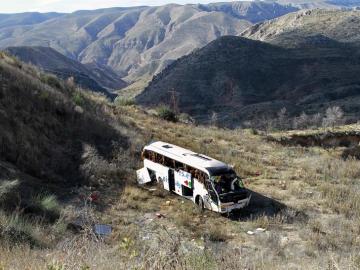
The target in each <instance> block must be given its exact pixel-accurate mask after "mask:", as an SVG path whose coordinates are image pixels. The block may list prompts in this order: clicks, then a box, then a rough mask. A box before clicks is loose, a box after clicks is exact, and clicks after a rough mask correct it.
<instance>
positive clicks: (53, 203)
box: [31, 194, 61, 221]
mask: <svg viewBox="0 0 360 270" xmlns="http://www.w3.org/2000/svg"><path fill="white" fill-rule="evenodd" d="M31 208H32V210H33V211H35V212H38V213H39V214H42V215H43V216H45V217H46V218H48V219H50V220H51V221H55V220H56V219H58V218H59V217H60V214H61V206H60V204H59V202H58V200H57V199H56V197H55V196H54V195H47V194H40V195H38V196H36V197H35V198H33V200H32V205H31Z"/></svg>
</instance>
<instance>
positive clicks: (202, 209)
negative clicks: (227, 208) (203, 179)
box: [196, 196, 205, 212]
mask: <svg viewBox="0 0 360 270" xmlns="http://www.w3.org/2000/svg"><path fill="white" fill-rule="evenodd" d="M196 204H197V205H198V207H199V210H200V211H201V212H202V211H204V209H205V208H204V200H203V199H202V198H201V197H200V196H198V197H197V200H196Z"/></svg>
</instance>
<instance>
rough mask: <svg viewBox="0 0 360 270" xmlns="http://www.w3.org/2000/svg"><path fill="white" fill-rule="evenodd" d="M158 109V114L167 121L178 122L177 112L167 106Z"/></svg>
mask: <svg viewBox="0 0 360 270" xmlns="http://www.w3.org/2000/svg"><path fill="white" fill-rule="evenodd" d="M156 111H157V115H158V116H159V117H160V118H162V119H164V120H166V121H171V122H177V120H178V119H177V116H176V113H175V112H174V111H173V110H171V109H170V108H169V107H167V106H160V107H158V108H157V110H156Z"/></svg>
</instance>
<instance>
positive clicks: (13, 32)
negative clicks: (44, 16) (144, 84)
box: [0, 1, 296, 81]
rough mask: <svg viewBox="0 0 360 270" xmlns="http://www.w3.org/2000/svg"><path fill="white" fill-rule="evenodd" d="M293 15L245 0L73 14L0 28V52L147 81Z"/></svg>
mask: <svg viewBox="0 0 360 270" xmlns="http://www.w3.org/2000/svg"><path fill="white" fill-rule="evenodd" d="M294 10H296V8H294V7H290V6H281V5H279V4H276V3H265V2H246V1H245V2H232V3H219V4H212V5H209V6H207V5H183V6H182V5H174V4H170V5H165V6H159V7H134V8H109V9H100V10H93V11H78V12H74V13H71V14H63V15H61V16H58V17H56V18H53V19H51V20H46V21H43V22H41V23H38V24H32V25H28V24H23V25H16V26H15V25H14V26H11V27H10V26H9V27H4V28H2V30H1V33H0V48H5V47H9V46H45V47H52V48H54V49H55V50H57V51H59V52H60V53H62V54H64V55H65V56H67V57H70V58H72V59H75V60H78V61H80V62H81V63H83V64H92V65H95V66H96V67H97V68H98V70H101V69H103V68H104V69H105V68H110V69H112V70H113V71H115V72H116V73H117V74H118V75H120V76H121V77H122V78H125V79H126V80H127V81H133V80H137V79H139V78H145V79H148V78H151V77H152V75H153V74H155V73H157V72H158V71H160V70H161V69H162V68H164V67H165V66H166V65H167V64H168V63H170V62H171V61H173V60H175V59H177V58H179V57H181V56H183V55H186V54H188V53H190V52H191V51H192V50H193V49H196V48H199V47H202V46H204V45H206V44H207V43H209V42H210V41H212V40H214V39H216V38H218V37H220V36H223V35H237V34H239V33H241V32H242V31H244V30H245V29H246V28H247V27H248V26H250V25H251V24H252V23H251V22H259V21H263V20H265V19H271V18H275V17H276V16H281V15H283V14H286V13H289V12H292V11H294ZM13 16H17V15H13ZM14 18H15V17H14Z"/></svg>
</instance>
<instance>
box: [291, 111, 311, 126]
mask: <svg viewBox="0 0 360 270" xmlns="http://www.w3.org/2000/svg"><path fill="white" fill-rule="evenodd" d="M308 125H309V116H308V115H307V114H306V113H305V112H302V113H301V115H300V116H299V117H295V118H294V122H293V127H294V129H304V128H307V126H308Z"/></svg>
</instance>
